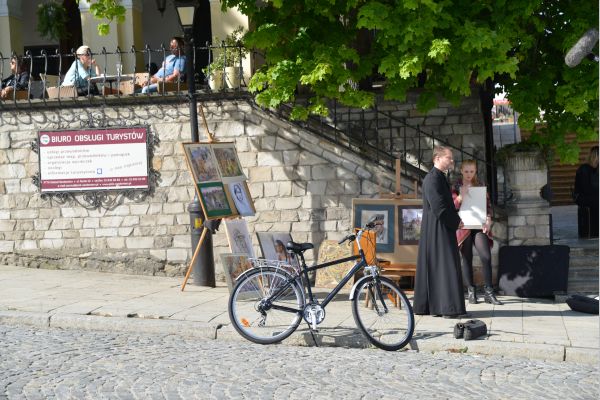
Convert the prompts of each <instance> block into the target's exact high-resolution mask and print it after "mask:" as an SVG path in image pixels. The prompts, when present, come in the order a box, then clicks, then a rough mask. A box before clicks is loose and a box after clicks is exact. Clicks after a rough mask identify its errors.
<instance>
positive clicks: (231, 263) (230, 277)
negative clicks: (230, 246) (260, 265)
mask: <svg viewBox="0 0 600 400" xmlns="http://www.w3.org/2000/svg"><path fill="white" fill-rule="evenodd" d="M221 264H222V265H223V272H224V273H225V281H226V282H227V288H228V289H229V293H231V292H233V286H234V285H235V280H236V279H237V277H238V276H240V275H241V274H242V273H243V272H244V271H246V270H249V269H250V268H252V264H251V263H250V260H249V259H248V255H247V254H236V253H233V254H229V253H225V254H221Z"/></svg>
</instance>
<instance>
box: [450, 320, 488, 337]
mask: <svg viewBox="0 0 600 400" xmlns="http://www.w3.org/2000/svg"><path fill="white" fill-rule="evenodd" d="M486 333H487V326H486V325H485V322H483V321H480V320H478V319H470V320H468V321H465V322H459V323H457V324H456V325H454V338H455V339H460V338H464V339H465V340H473V339H477V338H478V337H479V336H483V335H485V334H486Z"/></svg>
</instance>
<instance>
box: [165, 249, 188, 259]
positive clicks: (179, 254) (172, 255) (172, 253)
mask: <svg viewBox="0 0 600 400" xmlns="http://www.w3.org/2000/svg"><path fill="white" fill-rule="evenodd" d="M187 259H188V250H186V249H167V254H166V260H167V261H169V262H185V261H187Z"/></svg>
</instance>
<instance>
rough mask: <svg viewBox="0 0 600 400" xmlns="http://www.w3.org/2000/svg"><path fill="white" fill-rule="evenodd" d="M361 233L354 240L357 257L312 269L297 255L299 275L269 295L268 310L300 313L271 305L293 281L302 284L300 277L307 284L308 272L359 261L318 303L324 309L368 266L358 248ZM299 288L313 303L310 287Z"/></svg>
mask: <svg viewBox="0 0 600 400" xmlns="http://www.w3.org/2000/svg"><path fill="white" fill-rule="evenodd" d="M362 233H363V230H360V231H359V232H358V234H357V235H356V239H355V240H356V241H357V246H358V255H353V256H349V257H345V258H340V259H337V260H333V261H329V262H326V263H323V264H317V265H313V266H312V267H307V266H306V260H305V259H304V255H303V254H302V253H298V256H299V257H300V259H301V261H302V263H301V268H302V271H300V272H299V273H297V274H295V275H293V276H290V278H289V279H288V281H287V282H286V284H285V285H283V286H282V287H281V288H279V290H277V291H276V292H275V293H274V294H273V295H271V296H270V297H269V298H268V299H266V301H267V302H268V303H270V304H269V308H273V309H277V310H282V311H289V312H302V310H293V309H290V308H288V307H283V306H279V305H276V304H272V301H274V300H276V299H277V298H278V297H279V296H280V295H281V294H282V293H284V292H285V290H286V289H287V288H288V287H289V286H290V285H291V283H292V282H293V281H297V280H300V281H301V282H302V276H304V279H306V282H308V281H309V279H308V273H309V272H312V271H316V270H319V269H323V268H327V267H330V266H332V265H336V264H341V263H344V262H347V261H354V260H358V259H360V261H359V262H357V263H356V264H354V266H353V267H352V269H351V270H350V271H349V272H348V273H347V274H346V275H345V276H344V277H343V278H342V280H341V281H340V282H339V283H338V284H337V286H336V287H335V288H333V289H332V290H331V291H330V292H329V293H328V294H327V296H326V297H325V299H324V300H323V301H322V302H321V303H319V305H320V306H321V307H322V308H323V309H324V308H325V307H326V306H327V304H329V302H330V301H331V300H333V298H334V297H335V296H336V295H337V294H338V293H339V292H340V290H342V288H343V287H344V285H346V283H348V281H349V280H350V279H351V278H352V277H353V276H354V274H356V273H357V272H358V271H359V270H360V269H361V268H364V267H366V266H367V265H368V264H367V260H366V258H365V253H364V251H363V249H362V248H361V247H360V238H361V236H362ZM301 286H302V287H305V289H306V291H307V292H308V299H309V302H310V303H314V301H315V299H314V295H313V292H312V290H311V287H310V285H306V286H305V285H304V284H303V283H301ZM304 304H305V305H306V304H307V302H306V298H305V299H304Z"/></svg>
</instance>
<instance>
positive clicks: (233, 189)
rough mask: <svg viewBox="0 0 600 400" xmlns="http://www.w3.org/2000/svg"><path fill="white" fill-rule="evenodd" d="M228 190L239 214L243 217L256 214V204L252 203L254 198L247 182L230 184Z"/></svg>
mask: <svg viewBox="0 0 600 400" xmlns="http://www.w3.org/2000/svg"><path fill="white" fill-rule="evenodd" d="M228 189H229V195H230V197H231V198H232V199H233V204H234V205H235V208H236V209H237V212H238V214H240V215H241V216H243V217H249V216H252V215H254V214H255V212H256V210H255V209H254V203H253V202H252V196H250V191H249V190H248V184H247V183H246V181H241V182H231V183H229V184H228Z"/></svg>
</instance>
